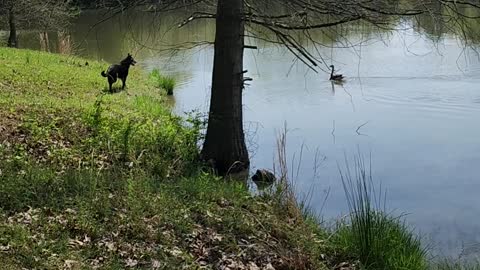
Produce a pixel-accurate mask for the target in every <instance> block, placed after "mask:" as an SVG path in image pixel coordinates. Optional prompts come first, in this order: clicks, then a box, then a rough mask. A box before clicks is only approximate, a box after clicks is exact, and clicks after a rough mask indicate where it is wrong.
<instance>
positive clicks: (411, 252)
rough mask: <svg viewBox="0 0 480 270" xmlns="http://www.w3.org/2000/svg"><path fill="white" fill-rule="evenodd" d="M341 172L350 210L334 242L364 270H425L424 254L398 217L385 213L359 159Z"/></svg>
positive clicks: (367, 172)
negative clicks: (352, 168)
mask: <svg viewBox="0 0 480 270" xmlns="http://www.w3.org/2000/svg"><path fill="white" fill-rule="evenodd" d="M354 165H355V168H354V172H353V173H352V172H351V168H350V167H349V166H348V162H347V169H346V172H341V178H342V183H343V187H344V191H345V195H346V198H347V203H348V206H349V210H350V215H349V223H348V224H343V225H341V226H340V228H339V230H338V233H337V236H336V237H337V241H340V242H341V245H342V246H344V247H346V249H347V252H350V253H351V254H352V255H354V256H355V257H357V258H358V259H359V261H360V263H361V264H362V265H363V267H364V268H365V269H392V270H394V269H411V270H414V269H419V270H420V269H426V268H427V261H426V259H425V258H426V250H425V249H424V248H423V247H422V244H421V242H420V238H419V237H417V236H416V235H415V234H414V233H413V232H412V231H411V230H410V229H409V228H408V226H407V225H406V224H405V223H404V221H403V220H402V218H401V217H395V216H392V215H391V214H388V213H387V212H386V210H385V195H382V190H381V188H380V189H379V190H375V188H374V185H373V180H372V176H371V173H370V172H371V170H369V171H367V169H366V167H365V163H364V161H363V158H361V156H360V155H358V156H356V157H355V159H354Z"/></svg>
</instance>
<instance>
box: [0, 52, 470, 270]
mask: <svg viewBox="0 0 480 270" xmlns="http://www.w3.org/2000/svg"><path fill="white" fill-rule="evenodd" d="M107 66H108V64H107V63H101V62H95V61H90V60H88V64H87V60H85V59H81V58H76V57H71V56H59V55H53V54H46V53H41V52H34V51H28V50H12V49H6V48H0V263H1V265H2V267H1V268H2V269H23V268H25V269H125V268H135V269H250V270H256V269H268V270H271V269H343V270H349V269H428V268H433V269H436V268H437V267H436V266H429V265H428V261H427V259H426V254H425V252H424V250H422V248H421V246H420V243H419V241H418V239H417V238H415V237H414V236H413V235H412V234H411V233H410V232H409V231H408V228H406V227H404V226H403V225H402V224H401V221H400V220H397V219H395V218H392V217H390V216H387V215H384V214H382V213H381V212H380V211H378V210H379V209H375V208H370V201H369V200H367V199H366V198H368V197H369V196H370V195H371V193H369V189H368V188H363V189H362V187H363V186H362V185H361V183H366V181H365V178H361V177H360V178H358V179H357V180H359V181H358V182H355V181H356V180H355V178H347V179H346V182H345V183H350V188H347V190H351V191H352V192H354V193H351V194H350V196H349V198H350V205H351V206H352V209H351V211H352V215H351V218H350V221H348V222H345V223H343V222H340V223H339V224H338V227H337V228H329V229H326V228H321V226H319V223H318V221H317V219H316V218H314V216H312V215H311V214H309V211H306V210H307V209H303V208H301V207H300V206H299V203H298V201H297V200H296V198H295V196H294V193H293V192H292V191H291V189H290V188H289V186H288V181H286V179H285V177H281V179H282V180H283V181H282V182H281V183H282V184H280V185H278V187H277V188H276V189H274V190H272V192H270V193H266V194H264V195H262V196H255V197H254V196H252V195H251V194H250V193H249V192H248V190H247V188H246V187H245V185H244V184H243V183H241V182H236V181H225V180H224V179H220V178H217V177H215V176H214V175H212V174H210V173H209V170H208V169H206V168H204V167H203V166H202V164H200V163H198V149H197V142H198V140H199V139H200V134H201V133H200V129H201V128H202V121H201V119H199V118H197V117H196V116H195V115H192V116H191V117H190V118H188V119H181V118H179V117H177V116H175V115H173V114H172V113H171V112H170V109H169V108H168V105H167V98H166V92H165V91H162V90H159V89H158V88H157V86H158V80H157V81H152V79H151V77H149V75H147V74H143V73H142V71H141V70H140V69H139V68H138V67H133V68H132V69H131V73H130V76H129V78H128V81H127V89H126V90H125V91H119V90H117V91H116V93H114V94H110V93H108V91H106V90H107V88H106V87H107V83H106V80H105V78H103V77H101V76H100V72H101V71H102V70H104V69H105V68H106V67H107ZM117 87H118V86H117ZM280 145H281V143H280ZM283 149H284V148H283ZM279 150H280V151H279V156H285V153H284V152H282V147H279ZM284 169H285V168H284ZM281 175H284V176H285V175H287V173H286V171H282V173H280V176H281ZM346 186H348V185H346ZM355 202H358V204H355ZM387 236H388V237H387ZM361 265H363V266H361ZM438 269H462V268H461V266H460V265H453V264H452V265H451V266H450V265H448V264H445V265H444V266H442V267H440V266H439V267H438ZM471 269H475V268H471Z"/></svg>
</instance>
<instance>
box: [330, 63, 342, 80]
mask: <svg viewBox="0 0 480 270" xmlns="http://www.w3.org/2000/svg"><path fill="white" fill-rule="evenodd" d="M330 68H331V69H332V73H331V74H330V81H337V82H340V81H343V79H344V77H343V75H342V74H334V72H335V66H333V65H330Z"/></svg>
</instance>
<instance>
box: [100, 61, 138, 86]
mask: <svg viewBox="0 0 480 270" xmlns="http://www.w3.org/2000/svg"><path fill="white" fill-rule="evenodd" d="M136 63H137V61H135V60H134V59H133V57H132V55H130V54H128V55H127V57H126V58H125V59H123V60H122V61H121V62H120V65H117V64H115V65H111V66H110V67H108V70H107V72H105V71H102V73H101V74H102V76H103V77H106V78H108V85H109V89H110V92H112V84H114V83H115V82H116V81H117V78H119V79H120V80H122V89H125V84H126V81H127V76H128V69H129V68H130V66H135V64H136Z"/></svg>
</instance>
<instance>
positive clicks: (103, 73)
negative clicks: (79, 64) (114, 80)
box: [100, 71, 108, 77]
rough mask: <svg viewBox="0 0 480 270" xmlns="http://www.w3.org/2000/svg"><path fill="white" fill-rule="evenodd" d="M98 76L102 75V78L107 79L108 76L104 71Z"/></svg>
mask: <svg viewBox="0 0 480 270" xmlns="http://www.w3.org/2000/svg"><path fill="white" fill-rule="evenodd" d="M100 75H102V76H103V77H108V75H107V74H106V73H105V71H102V73H100Z"/></svg>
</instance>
